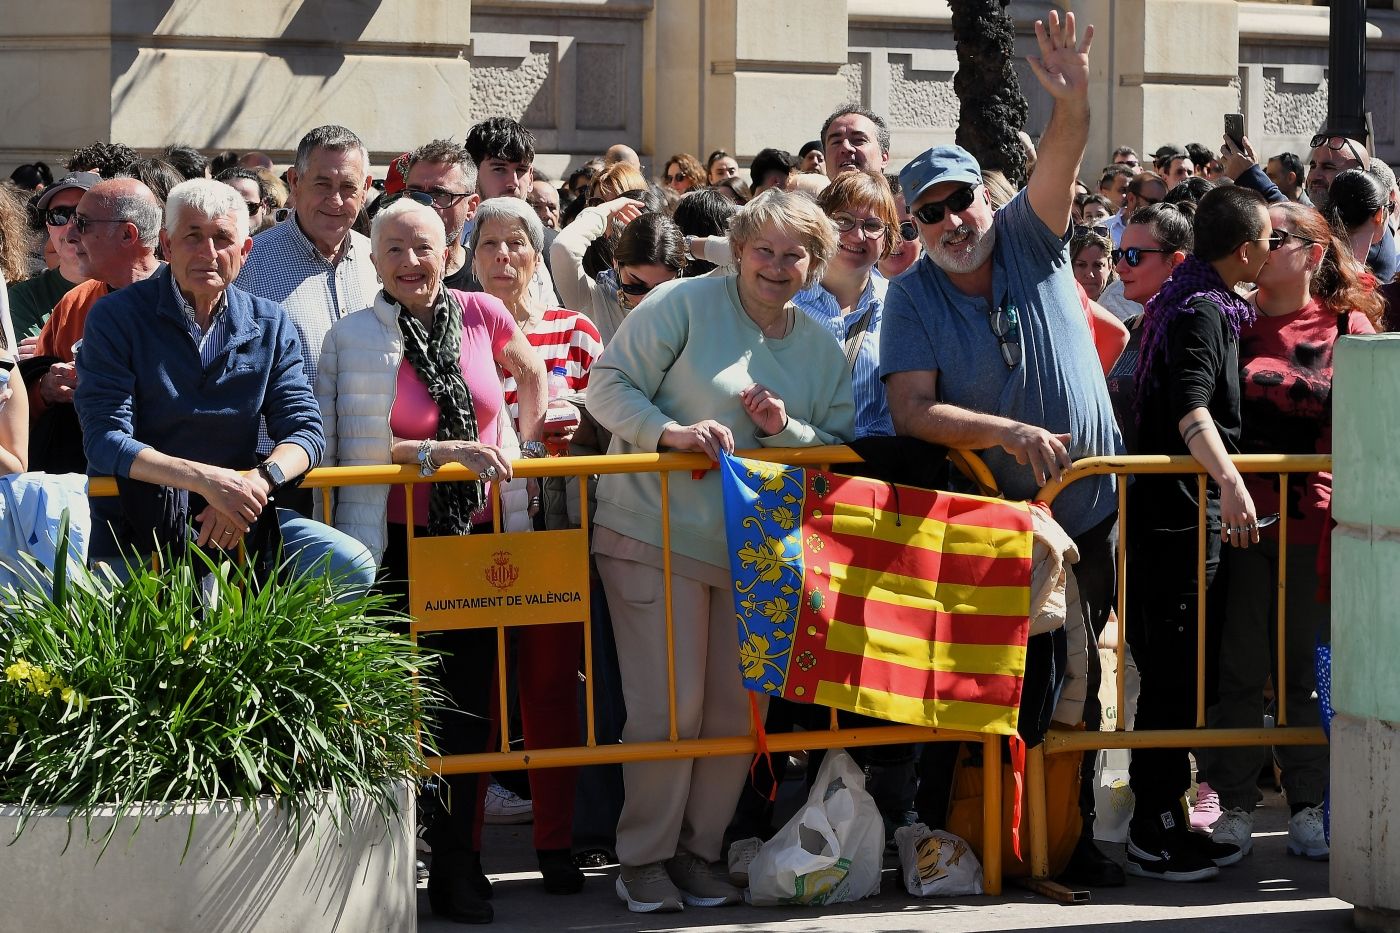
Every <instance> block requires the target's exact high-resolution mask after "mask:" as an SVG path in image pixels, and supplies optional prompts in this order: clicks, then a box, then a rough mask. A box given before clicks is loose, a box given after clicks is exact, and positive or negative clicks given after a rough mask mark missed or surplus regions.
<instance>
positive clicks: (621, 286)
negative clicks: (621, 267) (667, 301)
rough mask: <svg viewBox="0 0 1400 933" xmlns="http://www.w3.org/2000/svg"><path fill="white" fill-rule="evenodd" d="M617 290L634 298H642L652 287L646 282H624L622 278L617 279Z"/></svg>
mask: <svg viewBox="0 0 1400 933" xmlns="http://www.w3.org/2000/svg"><path fill="white" fill-rule="evenodd" d="M617 290H618V291H620V292H622V293H623V294H625V295H631V296H632V297H633V298H640V297H642V296H643V295H645V294H646V293H647V292H649V291H651V286H650V285H648V284H647V283H645V282H624V281H622V276H621V275H619V276H618V277H617Z"/></svg>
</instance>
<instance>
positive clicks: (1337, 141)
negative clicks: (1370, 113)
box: [1308, 133, 1365, 162]
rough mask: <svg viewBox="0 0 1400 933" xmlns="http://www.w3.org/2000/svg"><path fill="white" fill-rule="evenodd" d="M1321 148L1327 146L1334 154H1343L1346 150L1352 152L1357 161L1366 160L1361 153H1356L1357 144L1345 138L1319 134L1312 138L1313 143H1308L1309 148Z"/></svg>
mask: <svg viewBox="0 0 1400 933" xmlns="http://www.w3.org/2000/svg"><path fill="white" fill-rule="evenodd" d="M1319 146H1326V147H1327V148H1328V149H1331V150H1332V151H1333V152H1341V151H1342V150H1343V149H1346V150H1348V151H1349V152H1351V156H1352V158H1354V159H1355V160H1356V161H1358V162H1364V161H1365V159H1363V158H1361V153H1359V152H1357V151H1356V146H1355V144H1353V143H1352V141H1351V140H1350V139H1347V138H1346V137H1345V136H1328V135H1327V134H1326V133H1318V134H1317V135H1316V136H1314V137H1313V138H1312V142H1310V143H1308V148H1309V149H1316V148H1318V147H1319Z"/></svg>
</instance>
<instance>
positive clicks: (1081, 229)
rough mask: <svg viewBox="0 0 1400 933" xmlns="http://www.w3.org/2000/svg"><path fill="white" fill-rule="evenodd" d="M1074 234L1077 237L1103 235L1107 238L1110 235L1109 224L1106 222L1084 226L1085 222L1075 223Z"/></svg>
mask: <svg viewBox="0 0 1400 933" xmlns="http://www.w3.org/2000/svg"><path fill="white" fill-rule="evenodd" d="M1074 235H1075V236H1077V237H1081V236H1101V237H1104V238H1107V237H1108V226H1107V225H1106V224H1095V225H1094V226H1092V227H1086V226H1084V225H1083V224H1075V225H1074Z"/></svg>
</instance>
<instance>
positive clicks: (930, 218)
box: [913, 185, 979, 224]
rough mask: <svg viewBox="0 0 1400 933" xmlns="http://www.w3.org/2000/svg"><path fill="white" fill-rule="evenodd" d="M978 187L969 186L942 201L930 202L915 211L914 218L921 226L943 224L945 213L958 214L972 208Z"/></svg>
mask: <svg viewBox="0 0 1400 933" xmlns="http://www.w3.org/2000/svg"><path fill="white" fill-rule="evenodd" d="M978 187H979V186H977V185H968V186H967V187H966V188H959V189H958V190H957V191H954V192H953V193H952V194H950V195H948V196H947V197H946V198H944V199H943V200H941V201H930V202H928V203H927V204H925V205H924V206H923V207H921V208H919V209H918V210H916V211H914V212H913V213H914V217H915V218H917V219H918V221H919V223H921V224H936V223H941V222H942V220H943V214H944V212H945V211H952V212H953V213H954V214H956V213H959V212H960V211H965V210H967V209H968V208H969V207H971V206H972V199H973V197H974V196H975V195H976V193H977V188H978Z"/></svg>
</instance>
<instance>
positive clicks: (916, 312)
mask: <svg viewBox="0 0 1400 933" xmlns="http://www.w3.org/2000/svg"><path fill="white" fill-rule="evenodd" d="M992 227H993V229H994V230H995V231H996V247H995V249H994V251H993V253H992V262H993V263H995V265H994V267H993V273H992V289H993V299H994V302H995V303H994V304H993V305H992V306H988V304H987V302H986V301H985V300H984V299H982V298H980V297H971V296H969V295H965V294H963V293H962V292H961V291H959V290H958V289H957V288H956V287H954V286H953V284H952V283H951V282H950V281H949V280H948V277H947V275H945V274H944V272H943V270H941V269H939V268H938V267H937V266H936V265H934V264H933V261H932V260H931V259H929V257H928V255H927V254H925V255H924V256H923V257H921V258H920V259H919V261H918V263H917V264H916V265H915V266H914V268H912V269H910V270H909V271H908V272H906V273H905V274H904V275H901V276H899V277H898V278H896V279H895V280H894V281H893V282H891V283H890V287H889V291H888V293H887V295H886V298H885V309H884V310H885V313H884V322H883V323H884V327H883V329H882V331H881V333H880V373H881V376H882V378H888V377H889V376H890V374H891V373H898V372H910V371H926V370H936V371H937V372H938V394H939V398H940V400H941V401H944V402H947V403H948V404H950V405H957V406H958V407H960V408H967V409H971V410H973V411H979V412H985V413H988V414H993V415H1000V416H1002V417H1004V418H1010V419H1013V420H1015V421H1020V422H1023V423H1025V424H1033V425H1038V426H1040V427H1042V428H1045V429H1046V430H1048V431H1051V432H1052V433H1055V434H1069V436H1070V443H1069V452H1070V456H1071V457H1072V458H1074V459H1076V460H1077V459H1079V458H1080V457H1093V456H1108V455H1113V454H1118V453H1121V452H1122V449H1123V442H1122V438H1121V437H1120V436H1119V434H1118V427H1117V424H1116V423H1115V422H1114V420H1113V405H1112V404H1111V403H1110V401H1109V398H1108V388H1107V385H1106V384H1105V381H1104V376H1103V369H1102V367H1101V366H1100V364H1099V357H1098V354H1097V352H1095V350H1094V341H1093V338H1092V337H1091V336H1090V333H1089V325H1088V322H1087V321H1086V320H1085V318H1084V310H1083V306H1082V305H1081V304H1080V302H1079V293H1078V291H1077V290H1076V288H1075V285H1074V275H1073V273H1072V271H1071V268H1070V261H1069V252H1068V250H1067V249H1066V243H1068V236H1067V234H1068V231H1065V235H1058V236H1057V235H1056V234H1055V233H1054V232H1053V231H1051V230H1050V229H1049V228H1047V227H1046V226H1045V224H1044V222H1042V221H1041V219H1040V218H1039V217H1038V216H1037V215H1036V213H1035V211H1034V210H1033V209H1032V208H1031V204H1030V200H1029V199H1028V198H1027V197H1026V193H1025V192H1024V191H1022V192H1021V193H1020V194H1018V195H1016V197H1014V198H1012V199H1011V202H1010V203H1009V204H1007V205H1006V206H1005V207H1004V208H1002V209H1001V210H999V211H997V212H996V213H995V214H994V215H993V219H992ZM1012 306H1014V307H1015V308H1016V311H1017V317H1018V319H1019V327H1020V343H1021V347H1022V360H1021V363H1020V364H1019V365H1018V366H1017V367H1016V368H1015V369H1008V368H1007V366H1006V363H1005V362H1004V361H1003V360H1002V356H1001V350H1000V347H999V344H998V341H997V338H996V336H995V335H994V334H993V333H992V328H991V322H990V319H989V316H990V314H991V312H992V311H993V310H994V309H996V308H1002V307H1012ZM979 453H980V454H981V455H982V457H983V459H984V460H986V462H987V466H988V467H989V468H990V469H991V471H992V475H993V476H995V477H996V480H997V483H998V485H999V486H1000V487H1001V490H1002V492H1003V493H1004V494H1005V495H1006V496H1007V497H1008V498H1011V499H1029V498H1031V497H1032V496H1034V495H1035V493H1036V491H1037V489H1038V486H1037V484H1036V481H1035V477H1034V476H1033V475H1032V473H1031V468H1030V466H1029V465H1025V466H1023V465H1021V464H1019V463H1017V462H1016V458H1015V457H1013V456H1012V455H1010V454H1008V453H1007V452H1006V451H1004V450H1003V449H1001V448H1000V447H994V448H990V449H988V450H984V451H979ZM1115 489H1116V487H1115V483H1114V479H1113V477H1111V476H1101V477H1088V478H1085V479H1082V480H1079V481H1077V482H1075V483H1072V484H1071V485H1070V486H1069V487H1068V488H1066V489H1065V491H1064V492H1063V493H1061V494H1060V495H1059V496H1058V497H1057V498H1056V499H1055V502H1054V507H1053V508H1054V513H1055V519H1056V520H1057V521H1058V522H1059V523H1060V525H1061V526H1063V527H1064V529H1065V531H1066V532H1068V533H1069V534H1070V535H1078V534H1082V533H1083V532H1085V531H1088V530H1089V529H1090V528H1092V527H1093V526H1094V525H1096V524H1098V523H1099V522H1100V521H1102V520H1103V519H1105V518H1107V517H1108V516H1109V515H1110V514H1111V513H1112V512H1113V510H1114V509H1115V508H1116V507H1117V498H1116V495H1115Z"/></svg>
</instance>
